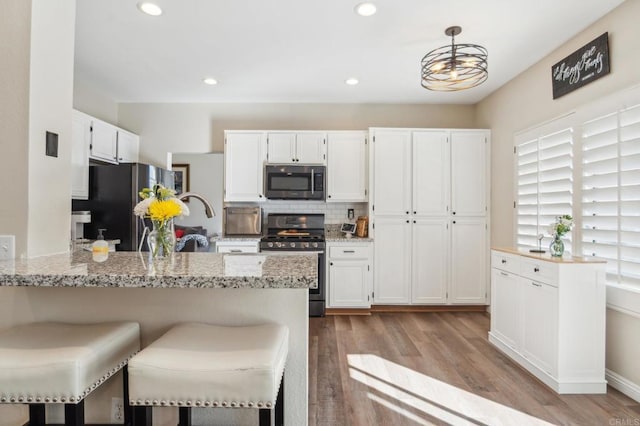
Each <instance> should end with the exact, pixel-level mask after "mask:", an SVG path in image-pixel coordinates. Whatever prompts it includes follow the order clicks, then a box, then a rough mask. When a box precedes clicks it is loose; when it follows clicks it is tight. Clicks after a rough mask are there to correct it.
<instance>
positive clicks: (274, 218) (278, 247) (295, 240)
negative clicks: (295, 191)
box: [260, 213, 326, 317]
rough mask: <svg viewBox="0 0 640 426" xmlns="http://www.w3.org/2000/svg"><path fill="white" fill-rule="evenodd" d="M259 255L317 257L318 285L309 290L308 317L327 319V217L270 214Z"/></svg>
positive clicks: (321, 215) (320, 215)
mask: <svg viewBox="0 0 640 426" xmlns="http://www.w3.org/2000/svg"><path fill="white" fill-rule="evenodd" d="M260 251H267V252H278V253H283V254H286V253H292V252H293V253H299V252H308V253H317V254H318V283H317V285H316V286H315V287H314V288H309V315H310V316H314V317H319V316H324V307H325V293H326V292H325V257H324V256H325V241H324V215H323V214H281V213H272V214H270V215H269V216H268V217H267V233H266V234H265V236H264V237H262V239H261V240H260Z"/></svg>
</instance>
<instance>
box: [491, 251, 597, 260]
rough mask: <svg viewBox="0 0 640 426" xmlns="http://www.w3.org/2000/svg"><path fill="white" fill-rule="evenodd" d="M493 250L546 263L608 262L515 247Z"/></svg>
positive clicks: (593, 258) (588, 257)
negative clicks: (559, 255)
mask: <svg viewBox="0 0 640 426" xmlns="http://www.w3.org/2000/svg"><path fill="white" fill-rule="evenodd" d="M491 250H495V251H500V252H503V253H508V254H515V255H519V256H524V257H529V258H532V259H537V260H543V261H545V262H554V263H607V261H606V260H604V259H600V258H597V257H590V256H568V255H565V256H562V257H554V256H551V255H550V254H549V253H548V251H547V252H546V253H531V252H530V251H529V250H528V249H518V248H513V247H491Z"/></svg>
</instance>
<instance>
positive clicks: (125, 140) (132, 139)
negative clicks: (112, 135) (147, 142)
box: [118, 129, 140, 163]
mask: <svg viewBox="0 0 640 426" xmlns="http://www.w3.org/2000/svg"><path fill="white" fill-rule="evenodd" d="M139 150H140V137H139V136H138V135H134V134H133V133H130V132H127V131H126V130H122V129H118V163H137V162H138V151H139Z"/></svg>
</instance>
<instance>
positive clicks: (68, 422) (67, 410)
mask: <svg viewBox="0 0 640 426" xmlns="http://www.w3.org/2000/svg"><path fill="white" fill-rule="evenodd" d="M64 425H65V426H84V399H83V400H82V401H80V402H78V403H77V404H64Z"/></svg>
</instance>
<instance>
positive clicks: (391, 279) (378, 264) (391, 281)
mask: <svg viewBox="0 0 640 426" xmlns="http://www.w3.org/2000/svg"><path fill="white" fill-rule="evenodd" d="M375 231H376V237H375V238H376V241H375V244H374V245H373V246H374V253H375V254H374V262H375V267H374V268H373V269H374V283H373V286H374V296H373V300H374V302H375V303H376V304H380V305H385V304H404V303H409V301H410V299H409V294H410V284H411V223H410V221H409V219H408V218H404V217H402V218H388V217H385V218H381V217H377V218H376V219H375Z"/></svg>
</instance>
